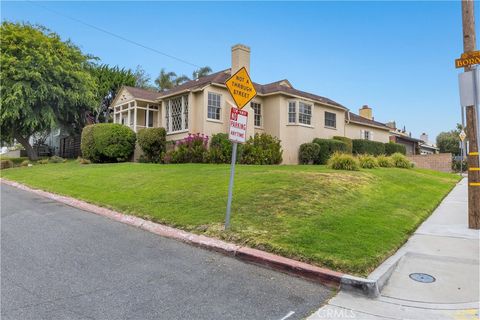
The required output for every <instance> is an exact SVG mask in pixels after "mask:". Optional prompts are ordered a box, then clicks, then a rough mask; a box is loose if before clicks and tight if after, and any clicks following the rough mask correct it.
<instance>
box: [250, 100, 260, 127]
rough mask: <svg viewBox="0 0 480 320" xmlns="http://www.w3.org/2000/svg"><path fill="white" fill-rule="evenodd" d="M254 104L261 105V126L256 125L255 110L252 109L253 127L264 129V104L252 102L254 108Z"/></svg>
mask: <svg viewBox="0 0 480 320" xmlns="http://www.w3.org/2000/svg"><path fill="white" fill-rule="evenodd" d="M252 103H256V104H258V105H260V125H259V126H256V125H255V109H253V108H252V110H253V127H254V128H257V129H263V103H261V102H258V101H250V106H252Z"/></svg>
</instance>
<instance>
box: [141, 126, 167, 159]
mask: <svg viewBox="0 0 480 320" xmlns="http://www.w3.org/2000/svg"><path fill="white" fill-rule="evenodd" d="M166 136H167V132H166V131H165V129H164V128H145V129H141V130H140V131H138V133H137V142H138V145H139V146H140V148H141V149H142V151H143V154H144V160H145V161H146V162H154V163H159V162H161V160H162V156H163V154H164V153H165V151H166V150H167V140H166Z"/></svg>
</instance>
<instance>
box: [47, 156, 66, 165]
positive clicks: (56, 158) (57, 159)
mask: <svg viewBox="0 0 480 320" xmlns="http://www.w3.org/2000/svg"><path fill="white" fill-rule="evenodd" d="M65 161H66V160H65V159H63V158H62V157H59V156H53V157H50V162H51V163H63V162H65Z"/></svg>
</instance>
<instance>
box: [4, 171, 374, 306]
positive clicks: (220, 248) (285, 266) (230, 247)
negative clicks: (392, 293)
mask: <svg viewBox="0 0 480 320" xmlns="http://www.w3.org/2000/svg"><path fill="white" fill-rule="evenodd" d="M0 182H1V183H4V184H6V185H9V186H12V187H15V188H18V189H20V190H24V191H28V192H31V193H34V194H36V195H39V196H42V197H45V198H48V199H52V200H55V201H58V202H61V203H63V204H66V205H68V206H71V207H74V208H77V209H80V210H83V211H88V212H92V213H95V214H98V215H101V216H104V217H107V218H109V219H111V220H115V221H118V222H121V223H124V224H127V225H130V226H133V227H137V228H140V229H143V230H145V231H148V232H151V233H154V234H157V235H159V236H162V237H165V238H170V239H175V240H179V241H183V242H185V243H188V244H191V245H194V246H198V247H202V248H205V249H208V250H213V251H217V252H219V253H223V254H225V255H229V256H232V257H235V258H237V259H240V260H243V261H246V262H250V263H254V264H257V265H261V266H266V267H269V268H272V269H275V270H278V271H282V272H286V273H289V274H292V275H295V276H299V277H302V278H306V279H309V280H312V281H315V282H318V283H321V284H324V285H327V286H329V287H333V288H338V287H340V288H341V289H344V290H348V291H355V292H357V293H362V294H365V295H367V296H369V297H376V296H378V292H379V290H378V286H377V282H376V281H373V280H369V279H364V278H359V277H354V276H351V275H346V274H343V273H340V272H337V271H332V270H329V269H325V268H320V267H317V266H313V265H310V264H307V263H304V262H300V261H296V260H293V259H289V258H285V257H281V256H278V255H275V254H272V253H268V252H265V251H261V250H257V249H252V248H248V247H242V246H238V245H236V244H232V243H228V242H224V241H221V240H218V239H214V238H209V237H206V236H202V235H197V234H193V233H190V232H186V231H183V230H179V229H176V228H172V227H168V226H165V225H162V224H159V223H155V222H152V221H148V220H144V219H142V218H139V217H135V216H130V215H126V214H123V213H120V212H117V211H114V210H110V209H107V208H103V207H99V206H97V205H94V204H90V203H87V202H85V201H82V200H78V199H75V198H71V197H67V196H61V195H57V194H54V193H50V192H47V191H43V190H39V189H33V188H30V187H27V186H26V185H23V184H21V183H18V182H15V181H10V180H6V179H5V178H0Z"/></svg>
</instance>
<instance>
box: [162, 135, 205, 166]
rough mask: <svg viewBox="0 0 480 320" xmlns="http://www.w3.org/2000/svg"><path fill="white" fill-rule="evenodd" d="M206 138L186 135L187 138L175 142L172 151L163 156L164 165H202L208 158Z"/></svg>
mask: <svg viewBox="0 0 480 320" xmlns="http://www.w3.org/2000/svg"><path fill="white" fill-rule="evenodd" d="M207 146H208V136H205V135H203V134H202V135H200V134H199V133H197V134H190V133H189V134H188V137H186V138H185V139H182V140H178V141H176V142H175V146H174V150H170V151H169V152H167V153H166V154H165V156H164V157H163V160H164V162H165V163H203V162H206V159H207V157H208V150H207Z"/></svg>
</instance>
